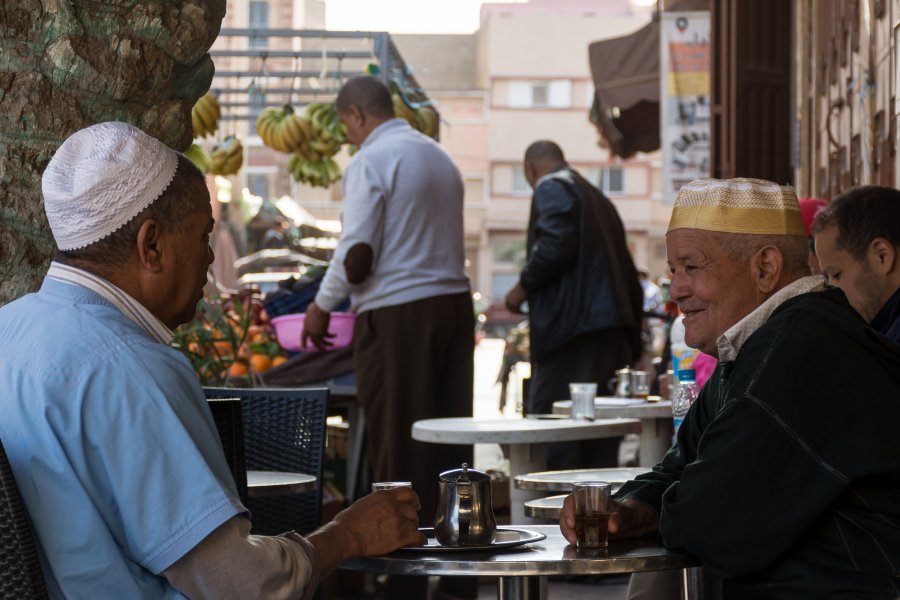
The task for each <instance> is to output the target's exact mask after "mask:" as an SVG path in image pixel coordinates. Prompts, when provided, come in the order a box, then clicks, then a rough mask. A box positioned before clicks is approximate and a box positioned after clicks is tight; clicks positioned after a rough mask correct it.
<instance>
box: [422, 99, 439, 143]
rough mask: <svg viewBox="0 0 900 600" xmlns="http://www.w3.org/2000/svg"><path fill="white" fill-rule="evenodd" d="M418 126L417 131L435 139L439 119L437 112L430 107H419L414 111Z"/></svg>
mask: <svg viewBox="0 0 900 600" xmlns="http://www.w3.org/2000/svg"><path fill="white" fill-rule="evenodd" d="M416 116H417V117H418V121H419V126H418V127H417V129H418V130H419V131H421V132H422V133H424V134H425V135H427V136H428V137H430V138H434V139H437V134H438V127H439V123H440V118H439V117H438V114H437V112H435V110H434V109H433V108H432V107H430V106H420V107H419V108H417V109H416Z"/></svg>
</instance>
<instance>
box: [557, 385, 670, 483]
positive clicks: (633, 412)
mask: <svg viewBox="0 0 900 600" xmlns="http://www.w3.org/2000/svg"><path fill="white" fill-rule="evenodd" d="M553 413H554V414H558V415H568V414H571V413H572V401H571V400H557V401H556V402H554V403H553ZM594 416H595V417H596V418H598V419H612V418H616V417H618V418H629V419H640V420H641V441H640V444H641V445H640V466H642V467H652V466H653V465H655V464H657V463H658V462H659V461H661V460H662V458H663V456H665V455H666V452H668V451H669V448H671V447H672V436H673V435H674V432H675V429H674V426H673V424H672V402H670V401H669V400H662V401H659V402H650V401H646V400H639V399H636V398H613V397H608V396H601V397H599V398H594Z"/></svg>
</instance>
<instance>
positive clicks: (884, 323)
mask: <svg viewBox="0 0 900 600" xmlns="http://www.w3.org/2000/svg"><path fill="white" fill-rule="evenodd" d="M898 318H900V287H898V288H897V289H896V290H894V293H893V294H892V295H891V297H890V298H889V299H888V301H887V302H885V303H884V306H882V307H881V309H880V310H879V311H878V314H877V315H875V318H874V319H872V322H871V323H870V325H871V326H872V328H873V329H875V330H876V331H878V332H880V333H882V334H887V332H888V331H889V330H890V328H891V325H892V324H893V323H894V321H896V320H897V319H898Z"/></svg>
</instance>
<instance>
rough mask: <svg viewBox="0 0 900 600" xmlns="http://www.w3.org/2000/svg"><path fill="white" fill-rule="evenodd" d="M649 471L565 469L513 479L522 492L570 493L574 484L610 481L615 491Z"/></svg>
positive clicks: (645, 469)
mask: <svg viewBox="0 0 900 600" xmlns="http://www.w3.org/2000/svg"><path fill="white" fill-rule="evenodd" d="M647 471H649V469H647V468H646V467H618V468H614V469H564V470H561V471H538V472H537V473H525V474H523V475H516V476H515V477H513V484H514V485H515V486H516V487H517V488H519V489H521V490H537V491H540V492H570V491H572V484H573V483H577V482H579V481H608V482H609V483H611V484H612V487H613V490H616V489H618V488H620V487H621V486H622V484H623V483H625V482H626V481H631V480H632V479H634V478H635V477H637V476H638V475H641V474H643V473H646V472H647Z"/></svg>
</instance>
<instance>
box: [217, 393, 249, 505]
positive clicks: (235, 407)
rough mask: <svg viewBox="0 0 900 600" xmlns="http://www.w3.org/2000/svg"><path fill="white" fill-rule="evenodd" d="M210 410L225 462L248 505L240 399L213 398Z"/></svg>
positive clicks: (239, 492) (243, 499)
mask: <svg viewBox="0 0 900 600" xmlns="http://www.w3.org/2000/svg"><path fill="white" fill-rule="evenodd" d="M209 409H210V411H211V412H212V415H213V420H214V421H215V422H216V430H217V431H218V432H219V439H220V440H221V441H222V449H223V450H224V451H225V460H226V461H227V462H228V468H229V469H230V470H231V475H232V476H233V477H234V483H235V485H236V486H237V489H238V495H240V497H241V502H243V503H244V506H246V505H247V461H246V459H245V457H244V418H243V416H242V415H241V399H240V398H213V399H211V400H210V401H209Z"/></svg>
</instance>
